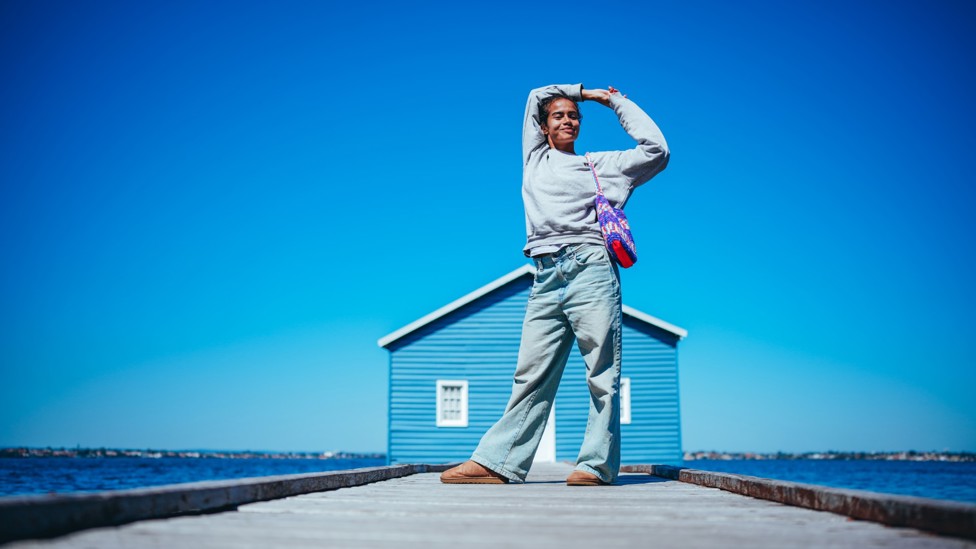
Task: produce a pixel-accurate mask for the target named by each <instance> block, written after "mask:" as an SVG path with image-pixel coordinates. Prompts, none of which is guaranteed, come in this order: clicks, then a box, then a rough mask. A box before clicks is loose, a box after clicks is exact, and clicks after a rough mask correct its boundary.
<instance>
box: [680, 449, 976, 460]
mask: <svg viewBox="0 0 976 549" xmlns="http://www.w3.org/2000/svg"><path fill="white" fill-rule="evenodd" d="M684 459H685V461H694V460H696V459H712V460H731V459H751V460H768V459H864V460H881V461H976V453H974V452H918V451H915V450H908V451H904V452H837V451H833V450H830V451H826V452H801V453H794V452H770V453H755V452H716V451H698V452H685V456H684Z"/></svg>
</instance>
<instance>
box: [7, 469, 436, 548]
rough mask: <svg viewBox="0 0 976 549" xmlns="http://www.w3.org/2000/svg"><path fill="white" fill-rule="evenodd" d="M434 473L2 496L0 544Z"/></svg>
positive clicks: (361, 472) (362, 473)
mask: <svg viewBox="0 0 976 549" xmlns="http://www.w3.org/2000/svg"><path fill="white" fill-rule="evenodd" d="M437 469H441V468H440V467H437V466H426V465H399V466H392V467H369V468H363V469H354V470H348V471H330V472H326V473H308V474H297V475H279V476H268V477H257V478H244V479H233V480H221V481H209V482H195V483H185V484H171V485H167V486H157V487H152V488H143V489H136V490H119V491H111V492H99V493H95V494H50V495H41V496H14V497H5V498H0V543H2V542H5V541H11V540H17V539H25V538H43V537H51V536H56V535H60V534H65V533H68V532H73V531H76V530H80V529H83V528H94V527H98V526H110V525H119V524H125V523H129V522H133V521H137V520H145V519H153V518H162V517H171V516H177V515H182V514H188V513H202V512H213V511H218V510H222V509H231V508H234V507H236V506H238V505H243V504H247V503H252V502H255V501H266V500H271V499H276V498H283V497H288V496H293V495H296V494H304V493H308V492H316V491H322V490H335V489H337V488H342V487H346V486H358V485H362V484H367V483H371V482H377V481H381V480H387V479H391V478H397V477H401V476H404V475H412V474H414V473H417V472H423V471H428V470H437Z"/></svg>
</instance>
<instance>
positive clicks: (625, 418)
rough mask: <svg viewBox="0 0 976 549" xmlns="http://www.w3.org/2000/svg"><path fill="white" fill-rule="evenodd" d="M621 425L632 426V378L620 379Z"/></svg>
mask: <svg viewBox="0 0 976 549" xmlns="http://www.w3.org/2000/svg"><path fill="white" fill-rule="evenodd" d="M620 424H621V425H630V378H629V377H622V378H620Z"/></svg>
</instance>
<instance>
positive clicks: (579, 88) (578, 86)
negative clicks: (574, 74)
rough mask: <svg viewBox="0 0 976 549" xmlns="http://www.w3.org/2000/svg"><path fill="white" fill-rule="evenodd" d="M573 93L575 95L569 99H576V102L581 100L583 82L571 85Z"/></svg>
mask: <svg viewBox="0 0 976 549" xmlns="http://www.w3.org/2000/svg"><path fill="white" fill-rule="evenodd" d="M572 90H573V95H574V96H575V97H570V99H572V100H574V101H576V102H577V103H582V102H583V84H576V85H574V86H573V87H572Z"/></svg>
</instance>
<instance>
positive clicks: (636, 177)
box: [441, 84, 669, 486]
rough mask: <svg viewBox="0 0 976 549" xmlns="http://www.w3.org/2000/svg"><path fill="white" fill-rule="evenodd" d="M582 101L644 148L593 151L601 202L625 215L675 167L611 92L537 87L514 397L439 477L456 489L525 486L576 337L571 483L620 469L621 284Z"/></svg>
mask: <svg viewBox="0 0 976 549" xmlns="http://www.w3.org/2000/svg"><path fill="white" fill-rule="evenodd" d="M578 101H596V102H597V103H600V104H601V105H604V106H607V107H610V108H611V109H613V111H614V112H615V113H616V114H617V116H618V118H619V119H620V124H621V125H622V126H623V128H624V130H626V131H627V133H628V134H630V136H631V137H633V138H634V139H635V140H636V141H637V146H636V147H634V148H633V149H628V150H625V151H611V152H602V153H593V154H592V155H591V158H592V160H593V163H594V167H595V169H596V172H597V174H598V175H599V178H600V184H601V186H602V187H603V191H604V194H605V195H606V197H607V199H608V200H609V201H610V203H611V204H613V205H615V206H617V207H623V205H624V204H625V203H626V202H627V199H628V198H629V197H630V194H631V192H632V191H633V190H634V188H635V187H637V186H638V185H641V184H643V183H645V182H647V181H648V180H649V179H651V178H652V177H654V176H655V175H656V174H657V173H658V172H660V171H661V170H663V169H664V167H665V166H666V165H667V163H668V157H669V152H668V146H667V143H666V142H665V140H664V136H663V135H662V134H661V131H660V129H658V127H657V125H656V124H655V123H654V121H653V120H651V118H650V117H649V116H647V114H645V113H644V111H642V110H641V109H640V107H638V106H637V105H636V104H634V102H632V101H630V100H629V99H627V98H626V97H625V96H624V95H621V94H620V93H619V92H618V91H617V90H615V89H614V88H613V87H610V88H609V89H608V90H587V89H584V88H583V86H582V85H581V84H576V85H555V86H547V87H544V88H539V89H536V90H532V92H531V93H530V94H529V100H528V104H527V105H526V107H525V122H524V125H523V129H522V153H523V158H522V160H523V165H522V199H523V202H524V205H525V225H526V232H527V241H526V245H525V248H524V250H523V251H524V253H525V254H526V255H527V256H530V257H532V259H533V261H534V262H535V265H536V275H535V280H534V282H533V285H532V291H531V294H530V296H529V301H528V306H527V308H526V312H525V321H524V323H523V326H522V341H521V346H520V347H519V355H518V364H517V366H516V369H515V379H514V384H513V386H512V396H511V399H510V400H509V403H508V406H507V408H506V409H505V413H504V415H503V416H502V417H501V419H499V420H498V422H497V423H495V425H494V426H492V427H491V429H489V430H488V432H487V433H485V435H484V436H483V437H482V439H481V443H480V444H479V445H478V448H477V449H476V450H475V452H474V454H473V455H472V456H471V460H470V461H467V462H465V463H463V464H461V465H459V466H457V467H454V468H453V469H449V470H448V471H445V472H444V473H443V474H442V475H441V481H442V482H445V483H450V484H471V483H483V484H504V483H507V482H522V481H524V480H525V477H526V475H527V474H528V472H529V468H530V467H531V465H532V458H533V456H534V455H535V451H536V448H537V447H538V445H539V441H540V440H541V438H542V433H543V431H544V430H545V426H546V420H547V419H548V417H549V412H550V410H551V409H552V403H553V400H554V399H555V397H556V389H557V388H558V386H559V380H560V378H561V377H562V373H563V369H564V367H565V366H566V361H567V359H568V358H569V353H570V351H571V348H572V344H573V340H574V339H575V340H576V341H577V342H578V346H579V350H580V352H581V353H582V355H583V360H584V362H585V363H586V370H587V373H586V379H587V384H588V385H589V389H590V395H591V399H590V412H589V418H588V422H587V425H586V434H585V436H584V438H583V445H582V447H581V448H580V453H579V456H578V458H577V461H576V470H575V471H573V473H572V474H571V475H570V476H569V478H567V479H566V482H567V484H570V485H582V486H595V485H600V484H610V483H612V482H613V481H614V480H615V479H616V477H617V474H618V472H619V469H620V398H619V395H618V392H619V389H620V360H621V351H620V330H621V328H620V324H621V314H620V307H621V301H620V277H619V273H618V271H617V266H616V264H614V263H613V261H612V260H611V258H610V255H609V253H608V252H607V249H606V247H605V245H604V241H603V235H602V233H601V232H600V225H599V222H598V221H597V215H596V210H595V207H594V202H593V199H594V196H595V194H596V185H595V183H594V179H593V174H592V172H591V168H590V166H589V164H587V162H586V158H585V157H583V156H577V155H576V150H575V142H576V139H577V137H579V130H580V121H581V120H582V117H581V116H580V112H579V106H578V104H577V102H578Z"/></svg>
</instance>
